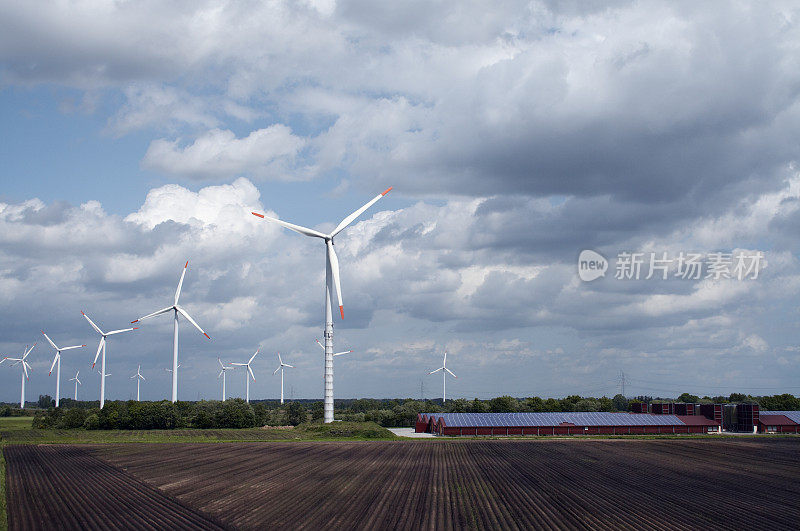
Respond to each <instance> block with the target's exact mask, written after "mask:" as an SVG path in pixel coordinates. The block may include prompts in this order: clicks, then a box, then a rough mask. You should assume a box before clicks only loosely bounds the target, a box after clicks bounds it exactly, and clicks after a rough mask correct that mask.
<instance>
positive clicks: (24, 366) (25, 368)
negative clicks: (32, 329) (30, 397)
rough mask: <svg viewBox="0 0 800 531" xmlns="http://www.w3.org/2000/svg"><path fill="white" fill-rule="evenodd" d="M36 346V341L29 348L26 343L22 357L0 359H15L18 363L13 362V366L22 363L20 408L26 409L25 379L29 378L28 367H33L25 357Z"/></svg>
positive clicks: (0, 361) (1, 361)
mask: <svg viewBox="0 0 800 531" xmlns="http://www.w3.org/2000/svg"><path fill="white" fill-rule="evenodd" d="M35 346H36V343H34V344H33V346H32V347H31V348H28V345H25V350H24V351H23V354H22V357H21V358H9V357H8V356H6V357H5V358H3V359H2V360H0V363H3V362H4V361H6V360H9V361H15V362H16V363H12V364H11V366H12V367H13V366H14V365H18V364H20V363H22V372H21V381H22V391H20V399H19V408H20V409H25V380H27V379H28V369H30V368H31V364H30V363H28V362H27V361H26V359H25V358H27V357H28V354H30V353H31V351H32V350H33V347H35Z"/></svg>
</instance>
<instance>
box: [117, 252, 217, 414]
mask: <svg viewBox="0 0 800 531" xmlns="http://www.w3.org/2000/svg"><path fill="white" fill-rule="evenodd" d="M188 267H189V261H188V260H187V261H186V264H185V265H184V266H183V273H181V279H180V280H179V281H178V289H177V290H175V301H174V302H173V303H172V306H167V307H166V308H162V309H161V310H158V311H156V312H153V313H149V314H147V315H145V316H144V317H139V318H138V319H136V320H135V321H131V324H134V323H138V322H139V321H143V320H145V319H149V318H151V317H155V316H156V315H161V314H162V313H167V312H169V311H172V312H174V314H175V315H174V325H173V329H172V330H173V332H172V371H171V372H172V403H173V404H174V403H175V402H177V401H178V367H180V365H178V314H181V315H182V316H183V317H184V318H185V319H186V320H187V321H189V322H190V323H192V324H193V325H194V327H195V328H197V329H198V330H200V332H201V333H202V334H203V335H204V336H206V337H207V338H208V339H211V336H209V335H208V334H206V332H205V330H203V329H202V328H200V325H199V324H197V323H196V322H195V321H194V319H192V317H191V316H190V315H189V314H188V313H186V310H184V309H183V308H182V307H180V306H178V299H179V298H180V296H181V286H183V278H184V277H185V276H186V269H187V268H188Z"/></svg>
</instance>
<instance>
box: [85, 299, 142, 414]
mask: <svg viewBox="0 0 800 531" xmlns="http://www.w3.org/2000/svg"><path fill="white" fill-rule="evenodd" d="M81 314H82V315H83V316H84V317H85V318H86V320H87V321H89V324H90V325H91V326H92V328H94V329H95V331H96V332H97V333H98V334H100V344H99V345H97V354H95V355H94V361H93V362H92V369H94V366H95V364H97V357H98V356H100V352H101V351H102V353H103V357H102V358H101V360H100V409H103V406H105V404H106V376H110V375H109V374H106V343H107V342H108V336H113V335H116V334H121V333H122V332H130V331H131V330H138V329H137V328H122V329H120V330H112V331H111V332H103V331H102V330H100V327H99V326H97V325H96V324H94V321H92V320H91V319H89V316H88V315H86V314H85V313H84V312H83V311H81Z"/></svg>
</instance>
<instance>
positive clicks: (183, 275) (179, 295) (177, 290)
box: [175, 260, 189, 306]
mask: <svg viewBox="0 0 800 531" xmlns="http://www.w3.org/2000/svg"><path fill="white" fill-rule="evenodd" d="M188 267H189V260H186V265H184V266H183V272H182V273H181V279H180V280H179V281H178V289H176V290H175V305H176V306H177V304H178V299H179V298H180V297H181V286H183V277H185V276H186V269H187V268H188Z"/></svg>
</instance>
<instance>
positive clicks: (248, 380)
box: [231, 347, 261, 404]
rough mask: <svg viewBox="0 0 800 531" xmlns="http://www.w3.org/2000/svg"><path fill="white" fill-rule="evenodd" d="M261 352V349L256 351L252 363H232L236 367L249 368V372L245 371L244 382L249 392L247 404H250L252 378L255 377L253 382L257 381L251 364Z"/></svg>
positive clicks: (247, 392) (247, 393) (246, 395)
mask: <svg viewBox="0 0 800 531" xmlns="http://www.w3.org/2000/svg"><path fill="white" fill-rule="evenodd" d="M259 350H261V347H259V348H258V350H256V353H255V354H253V355H252V356H251V357H250V361H248V362H247V363H231V365H236V366H237V367H247V370H246V371H244V381H245V383H246V384H247V391H246V394H245V397H246V398H245V402H247V403H248V404H249V403H250V376H252V377H253V381H254V382H255V381H256V375H255V374H253V369H251V368H250V364H251V363H253V360H254V359H255V357H256V356H258V351H259Z"/></svg>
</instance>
